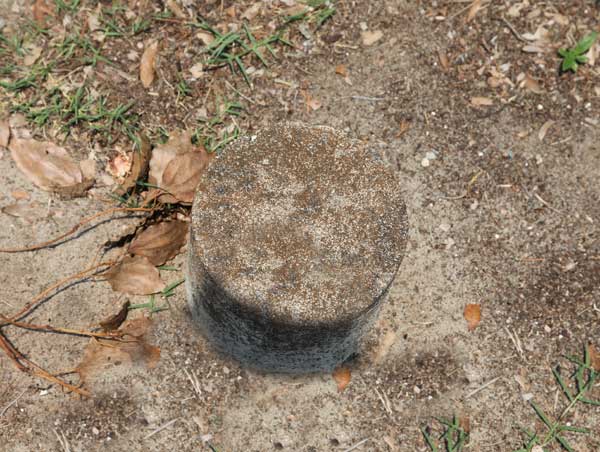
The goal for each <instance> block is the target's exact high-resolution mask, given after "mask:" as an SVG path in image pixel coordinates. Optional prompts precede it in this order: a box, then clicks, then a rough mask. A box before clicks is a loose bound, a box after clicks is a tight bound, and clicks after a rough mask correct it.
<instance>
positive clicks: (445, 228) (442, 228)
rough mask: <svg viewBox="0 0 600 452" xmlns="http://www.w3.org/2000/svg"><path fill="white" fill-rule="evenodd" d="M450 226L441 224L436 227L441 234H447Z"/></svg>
mask: <svg viewBox="0 0 600 452" xmlns="http://www.w3.org/2000/svg"><path fill="white" fill-rule="evenodd" d="M450 227H451V226H450V225H449V224H448V223H442V224H440V225H439V226H438V228H439V229H440V231H442V232H448V231H449V230H450Z"/></svg>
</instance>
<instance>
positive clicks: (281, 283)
mask: <svg viewBox="0 0 600 452" xmlns="http://www.w3.org/2000/svg"><path fill="white" fill-rule="evenodd" d="M407 224H408V223H407V217H406V209H405V206H404V203H403V201H402V197H401V194H400V185H399V181H398V180H397V178H396V177H395V175H394V174H393V173H392V172H391V171H390V170H388V169H387V168H386V167H385V166H384V165H383V164H381V163H380V162H378V161H377V159H376V158H374V157H373V156H372V155H370V154H369V152H368V151H366V150H365V148H364V146H362V145H361V144H359V143H357V142H354V141H350V140H349V139H347V138H346V137H345V136H344V135H343V134H341V133H340V132H337V131H335V130H334V129H331V128H329V127H309V126H305V125H301V124H296V123H284V124H279V125H276V126H273V127H272V128H270V129H268V130H264V131H262V132H260V133H258V134H257V135H256V136H252V137H246V138H241V139H239V140H237V141H236V142H235V143H234V144H233V145H231V146H229V147H228V148H227V149H226V150H225V151H223V153H222V154H221V155H220V156H218V157H217V158H216V159H215V160H214V161H213V162H212V164H211V166H210V168H209V170H208V172H207V174H206V175H205V177H204V178H203V180H202V181H201V183H200V185H199V187H198V192H197V194H196V198H195V200H194V205H193V209H192V226H191V242H190V246H189V255H188V273H187V278H186V281H187V282H186V284H187V290H188V300H189V305H190V309H191V312H192V315H193V317H194V319H195V321H196V322H197V324H198V325H199V326H200V327H201V329H202V331H203V332H204V334H205V335H206V336H207V337H208V338H209V339H210V340H211V341H212V342H213V343H214V344H215V345H216V346H217V347H218V348H219V349H221V350H222V351H224V352H226V353H229V354H231V355H233V356H234V357H235V358H237V359H238V360H239V361H241V362H242V363H244V364H246V365H249V366H252V367H256V368H260V369H263V370H267V371H277V372H313V371H322V370H326V371H328V370H331V369H332V368H334V367H335V366H336V365H338V364H340V363H342V362H343V361H344V360H346V359H347V358H348V357H350V356H351V355H352V354H354V353H355V352H356V351H357V347H358V344H359V340H360V339H361V337H362V336H363V335H364V333H365V330H366V329H367V328H368V326H369V324H370V323H371V321H372V320H373V319H374V317H375V315H376V313H377V311H378V308H379V306H380V305H381V303H382V301H383V299H384V298H385V295H386V294H387V292H388V289H389V288H390V285H391V284H392V282H393V281H394V277H395V275H396V272H397V271H398V267H399V266H400V262H401V260H402V257H403V254H404V250H405V245H406V234H407V227H408V226H407Z"/></svg>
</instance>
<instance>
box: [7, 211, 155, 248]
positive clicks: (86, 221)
mask: <svg viewBox="0 0 600 452" xmlns="http://www.w3.org/2000/svg"><path fill="white" fill-rule="evenodd" d="M153 210H155V209H153V208H147V207H113V208H110V209H106V210H103V211H102V212H98V213H96V214H94V215H91V216H89V217H87V218H84V219H83V220H81V221H80V222H79V223H77V224H76V225H75V226H73V228H72V229H71V230H70V231H68V232H65V233H64V234H61V235H59V236H58V237H55V238H53V239H52V240H48V241H46V242H42V243H38V244H36V245H30V246H26V247H23V248H0V253H23V252H25V251H35V250H39V249H42V248H46V247H48V246H50V245H54V244H55V243H57V242H59V241H61V240H62V239H64V238H66V237H68V236H70V235H71V234H74V233H75V232H77V231H78V230H79V228H81V227H82V226H84V225H86V224H88V223H90V222H91V221H94V220H95V219H96V218H99V217H102V216H105V215H110V214H112V213H116V212H152V211H153Z"/></svg>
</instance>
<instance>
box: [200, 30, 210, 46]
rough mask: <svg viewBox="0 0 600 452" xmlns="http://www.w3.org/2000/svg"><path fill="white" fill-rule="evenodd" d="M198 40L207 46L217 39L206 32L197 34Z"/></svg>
mask: <svg viewBox="0 0 600 452" xmlns="http://www.w3.org/2000/svg"><path fill="white" fill-rule="evenodd" d="M196 38H198V39H199V40H200V41H202V43H203V44H204V45H206V46H207V45H210V43H211V42H213V41H214V40H215V37H214V36H213V35H212V34H210V33H208V32H206V31H199V32H197V33H196Z"/></svg>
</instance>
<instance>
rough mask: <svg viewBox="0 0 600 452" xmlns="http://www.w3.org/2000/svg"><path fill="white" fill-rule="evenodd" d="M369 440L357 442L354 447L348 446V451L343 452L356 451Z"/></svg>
mask: <svg viewBox="0 0 600 452" xmlns="http://www.w3.org/2000/svg"><path fill="white" fill-rule="evenodd" d="M369 439H370V438H365V439H363V440H362V441H359V442H357V443H356V444H355V445H354V446H350V447H349V448H348V449H346V450H345V451H344V452H350V451H352V450H354V449H358V448H359V447H360V446H362V445H363V444H364V443H366V442H367V441H369Z"/></svg>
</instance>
